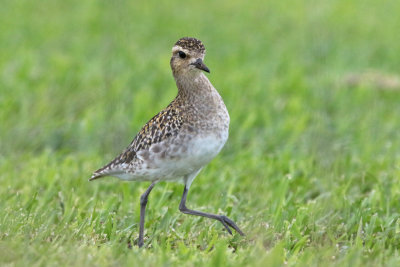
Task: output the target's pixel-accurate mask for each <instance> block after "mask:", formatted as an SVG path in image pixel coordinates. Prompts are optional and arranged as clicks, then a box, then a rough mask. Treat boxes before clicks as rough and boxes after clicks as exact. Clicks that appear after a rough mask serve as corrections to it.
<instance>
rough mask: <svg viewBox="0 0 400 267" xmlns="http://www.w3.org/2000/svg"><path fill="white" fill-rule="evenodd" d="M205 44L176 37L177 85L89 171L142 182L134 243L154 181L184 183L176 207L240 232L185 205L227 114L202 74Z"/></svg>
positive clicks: (220, 142) (224, 134)
mask: <svg viewBox="0 0 400 267" xmlns="http://www.w3.org/2000/svg"><path fill="white" fill-rule="evenodd" d="M205 51H206V50H205V46H204V44H203V42H201V41H200V40H198V39H196V38H192V37H183V38H180V39H179V40H178V41H177V42H176V43H175V44H174V46H173V47H172V56H171V60H170V66H171V69H172V74H173V77H174V79H175V82H176V86H177V88H178V93H177V95H176V97H175V98H174V99H173V101H172V102H171V103H170V104H169V105H168V106H167V107H166V108H164V109H163V110H161V111H160V112H159V113H158V114H157V115H155V116H154V117H153V118H152V119H150V120H149V121H148V122H147V123H146V124H145V125H144V126H143V128H142V129H141V130H140V131H139V133H138V134H137V135H136V137H135V138H134V139H133V141H132V142H131V143H130V145H129V146H128V147H127V148H126V149H125V150H124V151H123V152H122V153H121V154H120V155H119V156H117V157H116V158H115V159H114V160H112V161H111V162H110V163H108V164H107V165H105V166H104V167H102V168H100V169H98V170H97V171H95V172H94V173H93V174H92V176H91V178H90V179H89V181H93V180H96V179H98V178H101V177H105V176H114V177H117V178H119V179H121V180H126V181H148V182H151V185H150V186H149V187H148V188H147V190H146V191H145V192H144V193H143V194H142V195H141V197H140V223H139V238H138V243H137V244H138V247H139V248H140V247H142V246H143V245H144V221H145V212H146V205H147V202H148V196H149V194H150V192H151V190H152V189H153V187H154V186H155V185H156V184H157V183H158V182H160V181H169V182H170V181H172V182H181V183H183V184H184V189H183V194H182V198H181V201H180V204H179V210H180V211H181V212H182V213H184V214H189V215H197V216H202V217H207V218H211V219H214V220H217V221H219V222H221V223H222V225H223V226H224V227H225V229H226V230H227V231H228V233H230V234H231V235H232V231H231V229H230V228H232V229H234V230H235V231H236V232H237V233H239V234H240V235H244V233H243V232H242V230H240V228H239V227H238V226H237V225H236V224H235V223H234V222H233V221H232V220H231V219H229V218H228V217H227V216H225V215H218V214H212V213H206V212H201V211H196V210H192V209H189V208H187V207H186V199H187V194H188V191H189V188H190V186H191V184H192V182H193V180H194V179H195V178H196V176H197V175H198V173H199V172H200V171H201V170H202V168H203V167H204V166H205V165H207V164H208V163H209V162H210V161H211V160H212V159H213V158H214V157H215V156H216V155H217V154H218V153H219V152H220V151H221V149H222V147H223V146H224V145H225V143H226V141H227V139H228V135H229V123H230V117H229V113H228V110H227V108H226V106H225V104H224V101H223V99H222V97H221V96H220V94H219V93H218V91H217V90H216V89H215V88H214V86H213V85H212V84H211V82H210V81H209V79H208V78H207V76H206V75H205V73H204V72H207V73H210V70H209V68H208V67H207V66H206V65H205V63H204V57H205Z"/></svg>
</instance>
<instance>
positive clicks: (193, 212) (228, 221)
mask: <svg viewBox="0 0 400 267" xmlns="http://www.w3.org/2000/svg"><path fill="white" fill-rule="evenodd" d="M188 191H189V190H188V189H187V188H186V186H185V189H184V190H183V195H182V199H181V203H180V204H179V210H180V211H181V212H183V213H185V214H191V215H197V216H203V217H207V218H211V219H214V220H218V221H220V222H221V223H222V225H223V226H224V227H225V229H226V230H227V231H228V233H230V234H232V231H231V229H230V228H229V226H230V227H232V228H233V229H235V230H236V232H238V233H239V234H240V235H244V233H243V232H242V231H241V230H240V229H239V227H238V226H237V225H236V224H235V223H234V222H233V221H232V220H231V219H229V218H228V217H226V216H224V215H216V214H211V213H205V212H201V211H196V210H190V209H188V208H186V197H187V193H188Z"/></svg>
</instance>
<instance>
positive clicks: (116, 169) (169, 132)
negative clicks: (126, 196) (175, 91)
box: [89, 102, 183, 180]
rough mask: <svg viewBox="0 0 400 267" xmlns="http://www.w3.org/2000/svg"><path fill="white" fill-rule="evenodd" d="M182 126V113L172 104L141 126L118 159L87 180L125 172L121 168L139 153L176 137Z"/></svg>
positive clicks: (135, 158)
mask: <svg viewBox="0 0 400 267" xmlns="http://www.w3.org/2000/svg"><path fill="white" fill-rule="evenodd" d="M182 124H183V117H182V112H181V110H180V109H179V108H178V107H177V106H176V105H174V102H172V103H171V104H170V105H169V106H168V107H166V108H165V109H164V110H162V111H161V112H159V113H158V114H157V115H155V116H154V117H153V118H152V119H151V120H150V121H148V122H147V123H146V124H145V126H143V128H142V129H141V130H140V132H139V133H138V134H137V135H136V137H135V138H134V139H133V141H132V142H131V144H130V145H129V146H128V147H127V148H126V149H125V150H124V151H123V152H122V153H121V154H120V155H119V156H118V157H116V158H115V159H114V160H113V161H111V162H110V163H108V164H107V165H105V166H104V167H102V168H100V169H98V170H97V171H95V172H94V173H93V175H92V177H91V178H90V179H89V180H94V179H97V178H100V177H103V176H109V175H116V174H121V173H124V172H125V170H123V169H122V168H121V166H123V165H126V164H129V163H132V162H133V161H135V160H137V159H138V152H139V151H146V150H148V149H149V148H150V146H151V145H153V144H157V143H160V142H162V141H164V140H165V139H167V138H169V137H171V136H176V135H177V134H178V132H179V129H180V128H181V127H182Z"/></svg>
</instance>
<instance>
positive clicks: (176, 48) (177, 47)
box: [172, 45, 189, 54]
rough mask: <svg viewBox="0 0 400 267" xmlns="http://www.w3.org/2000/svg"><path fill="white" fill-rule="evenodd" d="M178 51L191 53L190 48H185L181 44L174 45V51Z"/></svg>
mask: <svg viewBox="0 0 400 267" xmlns="http://www.w3.org/2000/svg"><path fill="white" fill-rule="evenodd" d="M178 51H182V52H185V53H186V54H189V50H187V49H184V48H182V47H181V46H179V45H175V46H174V47H172V53H176V52H178Z"/></svg>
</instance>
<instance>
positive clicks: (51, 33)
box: [0, 0, 400, 266]
mask: <svg viewBox="0 0 400 267" xmlns="http://www.w3.org/2000/svg"><path fill="white" fill-rule="evenodd" d="M399 8H400V2H399V1H396V0H388V1H384V2H382V3H378V2H376V1H372V0H355V1H345V0H338V1H315V0H314V1H301V0H295V1H290V3H287V2H286V1H251V2H247V3H244V2H243V3H241V2H239V1H238V2H235V1H233V2H232V1H227V0H223V1H218V2H217V1H189V2H188V1H185V2H184V1H177V2H175V3H171V2H167V1H135V2H132V1H131V2H127V1H121V0H119V1H90V0H89V1H76V0H71V1H43V2H41V3H40V4H39V3H36V2H32V1H26V0H21V1H10V0H6V1H3V2H2V8H1V9H0V40H1V42H0V111H1V112H0V121H1V124H0V129H1V130H0V184H1V186H0V264H1V265H2V266H45V265H50V266H52V265H53V266H55V265H76V266H85V265H89V266H98V265H106V266H120V265H128V264H129V265H132V264H133V265H136V264H139V263H140V264H141V265H144V266H176V265H184V266H209V265H211V266H227V265H234V266H281V265H288V266H320V265H324V266H336V265H339V266H398V265H399V264H400V255H399V249H400V235H399V234H400V215H399V211H400V201H399V200H400V183H399V177H400V149H399V147H400V131H399V129H400V120H399V114H400V105H399V103H400V90H399V88H398V87H397V89H396V88H391V89H390V90H389V89H388V88H385V86H379V85H378V84H377V83H373V82H367V83H351V84H349V83H346V77H348V75H354V74H356V75H357V74H360V75H362V74H363V73H365V72H369V71H371V70H374V71H377V72H379V73H382V79H384V78H385V77H386V76H385V75H386V74H388V75H392V76H393V75H395V76H396V75H398V70H399V69H400V47H399V46H398V43H399V41H400V39H399V34H398V29H399V28H400V19H399V16H397V15H396V14H395V12H394V11H395V10H399ZM182 36H194V37H198V38H199V39H201V40H203V42H204V43H205V45H206V48H207V49H208V50H207V57H206V60H205V62H206V64H207V66H209V68H210V69H211V74H210V75H208V76H209V78H210V80H211V81H212V82H213V84H214V85H215V86H216V88H217V89H218V90H219V92H220V93H221V95H222V96H223V98H224V100H225V102H226V105H227V107H228V109H229V111H230V114H231V128H230V139H229V141H228V143H227V145H226V147H225V148H224V149H223V151H222V152H221V154H220V155H219V156H218V157H217V158H216V159H215V160H213V161H212V162H211V163H210V164H209V165H208V166H207V167H206V168H205V169H204V170H203V171H202V172H201V173H200V175H199V176H198V177H197V179H196V180H195V181H194V183H193V185H192V187H191V191H190V192H189V197H188V206H189V207H192V208H198V209H199V210H202V211H209V212H214V213H221V214H226V215H228V216H229V217H231V218H232V219H233V220H234V221H236V222H237V224H238V225H239V226H240V227H241V228H242V229H243V231H244V232H245V233H246V234H247V236H246V237H245V238H242V237H240V236H239V235H234V236H233V237H232V236H229V235H228V234H227V233H226V231H224V229H223V227H222V226H221V225H220V224H219V223H217V222H213V221H210V220H208V219H201V218H197V217H193V216H188V215H184V214H181V213H180V212H179V211H178V205H179V200H180V196H181V193H182V190H183V188H182V186H181V185H179V184H173V183H169V184H168V183H160V184H159V185H157V186H156V187H155V189H154V190H153V192H152V193H151V195H150V198H149V206H148V213H147V221H146V234H145V235H146V240H145V242H146V245H145V246H146V249H142V250H139V249H138V248H137V247H136V246H133V248H132V249H129V248H128V243H135V242H136V241H137V236H138V222H139V197H140V195H141V193H142V192H143V191H144V190H145V188H146V187H147V186H148V184H147V183H135V182H133V183H124V182H120V181H118V180H116V179H113V178H107V179H103V180H99V181H96V182H92V183H89V182H88V181H87V179H88V178H89V177H90V174H91V172H92V171H93V170H95V169H97V168H98V167H101V166H102V165H103V164H105V163H107V162H108V161H109V160H111V159H112V158H113V157H114V156H116V155H117V154H118V153H119V152H120V151H121V150H122V149H123V148H124V147H125V146H126V145H127V144H128V143H129V142H130V141H131V139H132V138H133V136H134V133H136V132H137V131H138V130H139V127H140V126H141V125H143V124H144V123H145V122H146V121H147V120H148V119H149V118H151V116H153V115H154V114H155V113H156V112H157V111H158V110H159V109H161V108H163V107H164V106H166V105H167V104H168V103H169V101H170V100H171V99H172V98H173V97H174V95H175V94H176V88H175V84H174V81H173V79H172V76H171V73H170V69H169V57H170V49H171V47H172V45H173V43H174V42H175V41H176V40H177V39H178V38H180V37H182ZM380 84H381V83H380Z"/></svg>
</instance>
